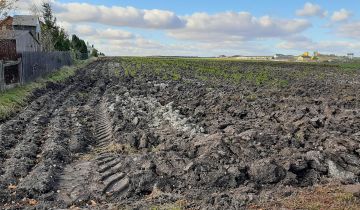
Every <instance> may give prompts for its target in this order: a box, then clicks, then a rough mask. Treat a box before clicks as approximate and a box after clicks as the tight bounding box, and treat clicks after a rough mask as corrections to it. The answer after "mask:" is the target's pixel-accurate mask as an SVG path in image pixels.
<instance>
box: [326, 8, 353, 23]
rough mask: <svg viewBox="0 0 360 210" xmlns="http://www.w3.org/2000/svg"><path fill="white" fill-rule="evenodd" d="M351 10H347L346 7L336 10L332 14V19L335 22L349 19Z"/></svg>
mask: <svg viewBox="0 0 360 210" xmlns="http://www.w3.org/2000/svg"><path fill="white" fill-rule="evenodd" d="M351 15H352V14H351V12H350V11H348V10H346V9H341V10H339V11H335V12H334V13H333V14H332V16H331V20H332V21H335V22H339V21H346V20H348V19H349V17H350V16H351Z"/></svg>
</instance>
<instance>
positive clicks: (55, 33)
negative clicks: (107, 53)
mask: <svg viewBox="0 0 360 210" xmlns="http://www.w3.org/2000/svg"><path fill="white" fill-rule="evenodd" d="M41 16H42V19H43V24H42V25H41V33H42V35H41V36H42V37H41V40H42V41H41V42H42V46H43V49H44V50H45V51H54V50H56V51H72V52H73V53H74V54H75V57H76V58H77V59H87V58H88V56H89V54H88V47H87V44H86V42H85V41H84V40H82V39H80V38H79V37H78V36H77V35H75V34H73V35H72V37H71V39H70V38H69V36H68V34H67V33H66V31H65V29H64V28H62V27H60V26H59V25H58V24H57V19H56V17H55V16H54V14H53V11H52V7H51V4H50V3H48V2H44V3H42V5H41ZM92 48H93V47H92ZM99 55H103V54H102V53H99V51H98V50H97V49H95V48H93V49H92V52H90V56H93V57H98V56H99Z"/></svg>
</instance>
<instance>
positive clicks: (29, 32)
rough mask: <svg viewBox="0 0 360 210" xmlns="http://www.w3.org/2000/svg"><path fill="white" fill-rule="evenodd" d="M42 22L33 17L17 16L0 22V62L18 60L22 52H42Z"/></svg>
mask: <svg viewBox="0 0 360 210" xmlns="http://www.w3.org/2000/svg"><path fill="white" fill-rule="evenodd" d="M40 33H41V30H40V21H39V18H38V17H36V16H32V15H15V16H14V17H7V18H5V19H4V20H2V21H0V60H17V58H18V57H19V54H20V53H22V52H36V51H41V44H40Z"/></svg>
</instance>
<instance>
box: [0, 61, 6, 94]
mask: <svg viewBox="0 0 360 210" xmlns="http://www.w3.org/2000/svg"><path fill="white" fill-rule="evenodd" d="M4 89H5V78H4V62H3V61H2V60H0V91H3V90H4Z"/></svg>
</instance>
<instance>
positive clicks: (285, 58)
mask: <svg viewBox="0 0 360 210" xmlns="http://www.w3.org/2000/svg"><path fill="white" fill-rule="evenodd" d="M273 59H274V60H277V61H291V60H293V59H294V56H293V55H283V54H275V55H274V56H273Z"/></svg>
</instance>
